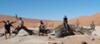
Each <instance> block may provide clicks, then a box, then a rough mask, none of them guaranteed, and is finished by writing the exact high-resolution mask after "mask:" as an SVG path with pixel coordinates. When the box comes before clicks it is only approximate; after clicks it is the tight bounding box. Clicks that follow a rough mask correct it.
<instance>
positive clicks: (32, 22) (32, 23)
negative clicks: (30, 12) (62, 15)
mask: <svg viewBox="0 0 100 44" xmlns="http://www.w3.org/2000/svg"><path fill="white" fill-rule="evenodd" d="M3 20H10V21H16V17H15V16H7V15H0V21H3ZM23 20H24V22H25V26H27V27H31V28H32V27H38V26H39V25H40V19H30V18H23ZM43 21H44V23H45V24H46V25H47V27H53V28H54V27H57V26H58V25H60V24H61V21H56V20H43ZM13 25H14V26H16V23H15V24H13ZM0 27H3V23H0Z"/></svg>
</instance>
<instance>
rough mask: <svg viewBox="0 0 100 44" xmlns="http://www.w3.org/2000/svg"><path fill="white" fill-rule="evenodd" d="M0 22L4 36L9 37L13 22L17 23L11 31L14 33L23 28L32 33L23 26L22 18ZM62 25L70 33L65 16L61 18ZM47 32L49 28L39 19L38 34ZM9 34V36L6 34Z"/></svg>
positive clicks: (30, 33)
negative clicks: (2, 24)
mask: <svg viewBox="0 0 100 44" xmlns="http://www.w3.org/2000/svg"><path fill="white" fill-rule="evenodd" d="M0 23H4V28H5V34H4V35H5V38H6V39H8V37H9V38H10V37H11V27H14V26H13V25H12V24H13V23H17V27H16V28H15V30H14V31H13V32H12V33H14V34H15V35H17V34H18V32H19V31H20V30H21V29H23V30H25V31H26V32H27V33H28V34H29V35H32V34H33V31H30V30H28V28H27V27H26V26H24V21H23V20H22V18H21V17H20V18H17V21H15V22H11V21H9V20H7V21H1V22H0ZM63 25H64V28H65V29H66V30H65V31H66V32H68V33H72V34H73V31H72V30H70V29H69V25H68V18H67V17H66V16H65V17H64V19H63ZM48 32H50V30H48V29H46V25H45V24H44V22H43V21H42V20H41V21H40V26H39V35H41V34H42V35H45V34H47V33H48ZM8 34H9V36H7V35H8Z"/></svg>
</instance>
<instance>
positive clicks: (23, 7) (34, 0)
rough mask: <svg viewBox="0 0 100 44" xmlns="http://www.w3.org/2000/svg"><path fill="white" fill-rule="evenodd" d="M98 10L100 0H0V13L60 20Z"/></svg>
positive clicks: (99, 8)
mask: <svg viewBox="0 0 100 44" xmlns="http://www.w3.org/2000/svg"><path fill="white" fill-rule="evenodd" d="M96 12H100V0H0V14H6V15H11V16H14V15H15V14H18V16H21V17H27V18H35V19H51V20H61V19H62V18H63V16H65V15H66V16H67V17H68V18H69V19H72V18H75V17H78V16H86V15H92V14H94V13H96Z"/></svg>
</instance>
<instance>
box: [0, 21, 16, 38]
mask: <svg viewBox="0 0 100 44" xmlns="http://www.w3.org/2000/svg"><path fill="white" fill-rule="evenodd" d="M2 22H3V23H4V28H5V34H4V35H5V38H6V39H8V36H7V34H9V38H10V37H11V27H13V26H12V24H13V23H14V22H10V21H9V20H7V21H2ZM2 22H0V23H2Z"/></svg>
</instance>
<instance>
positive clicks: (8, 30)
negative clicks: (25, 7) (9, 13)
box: [0, 17, 32, 39]
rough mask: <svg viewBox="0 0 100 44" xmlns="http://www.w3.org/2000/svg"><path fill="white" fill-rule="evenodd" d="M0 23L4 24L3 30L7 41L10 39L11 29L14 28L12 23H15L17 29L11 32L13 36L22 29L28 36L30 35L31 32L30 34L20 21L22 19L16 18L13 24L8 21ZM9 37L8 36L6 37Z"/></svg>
mask: <svg viewBox="0 0 100 44" xmlns="http://www.w3.org/2000/svg"><path fill="white" fill-rule="evenodd" d="M0 23H4V28H5V33H4V35H5V38H6V39H8V38H10V37H11V27H14V26H13V25H12V24H13V23H17V27H16V28H15V30H14V31H13V32H12V33H14V34H15V35H17V34H18V32H19V31H20V30H21V29H24V30H25V31H26V32H28V34H30V35H31V34H32V32H31V33H30V31H29V30H28V29H27V28H26V27H25V26H24V21H23V20H22V18H21V17H20V18H17V21H15V22H11V21H9V20H6V21H1V22H0ZM8 35H9V36H8Z"/></svg>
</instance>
